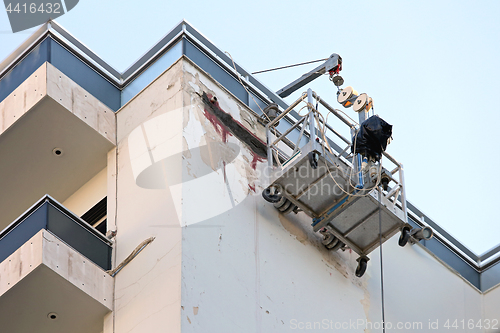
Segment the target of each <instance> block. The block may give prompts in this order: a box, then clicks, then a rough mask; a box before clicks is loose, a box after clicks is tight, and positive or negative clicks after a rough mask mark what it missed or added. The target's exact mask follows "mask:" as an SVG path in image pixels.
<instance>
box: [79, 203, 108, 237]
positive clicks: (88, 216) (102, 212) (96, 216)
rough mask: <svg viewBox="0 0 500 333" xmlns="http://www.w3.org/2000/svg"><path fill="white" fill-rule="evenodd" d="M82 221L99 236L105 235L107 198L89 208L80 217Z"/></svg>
mask: <svg viewBox="0 0 500 333" xmlns="http://www.w3.org/2000/svg"><path fill="white" fill-rule="evenodd" d="M82 220H84V221H85V222H87V223H88V224H90V225H91V226H93V227H94V228H96V229H97V230H98V231H99V232H100V233H101V234H103V235H106V231H107V197H104V198H103V199H102V200H101V201H99V202H98V203H97V204H95V205H94V207H92V208H90V209H89V210H88V211H87V212H86V213H85V214H83V215H82Z"/></svg>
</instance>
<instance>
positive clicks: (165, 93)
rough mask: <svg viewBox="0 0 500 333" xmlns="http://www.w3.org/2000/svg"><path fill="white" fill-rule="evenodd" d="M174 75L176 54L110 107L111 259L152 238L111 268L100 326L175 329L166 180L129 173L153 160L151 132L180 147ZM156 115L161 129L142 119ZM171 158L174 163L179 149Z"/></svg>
mask: <svg viewBox="0 0 500 333" xmlns="http://www.w3.org/2000/svg"><path fill="white" fill-rule="evenodd" d="M181 78H182V66H181V65H180V63H179V62H177V63H176V64H174V65H172V67H171V68H170V69H169V70H168V71H167V72H165V73H164V74H162V75H161V76H160V77H158V78H157V79H156V80H155V81H153V82H152V83H151V84H150V85H149V86H148V87H146V88H145V89H144V90H143V91H142V92H141V93H139V94H138V95H137V96H136V97H134V98H133V99H132V100H130V101H129V102H128V103H127V104H126V105H125V106H124V107H123V108H122V109H120V110H119V111H118V112H117V126H118V149H117V154H118V159H117V168H116V171H115V172H111V174H110V176H111V177H113V178H115V177H116V178H117V184H116V196H117V200H116V217H115V216H114V213H112V212H111V215H113V216H112V217H111V218H110V219H115V218H116V229H117V236H116V243H115V259H114V260H115V265H118V264H119V263H120V262H121V261H123V260H124V259H125V258H126V257H127V256H128V255H129V254H130V253H131V252H132V251H133V250H134V249H135V248H136V246H138V245H139V244H140V243H141V242H142V241H144V240H145V239H147V238H149V237H156V239H155V240H154V241H153V242H152V243H151V244H150V245H148V246H147V247H146V248H145V249H144V250H143V251H142V252H141V253H139V255H138V256H137V257H135V259H134V260H132V261H131V262H130V263H129V264H128V265H127V266H126V267H125V268H123V269H122V270H121V271H120V272H119V273H118V274H117V275H116V278H115V310H114V318H113V320H111V319H109V321H108V322H107V325H106V326H107V327H105V332H106V333H107V331H109V332H115V333H125V332H127V333H142V332H148V333H154V332H180V306H181V304H180V303H181V293H180V289H181V236H182V235H181V228H180V225H179V222H178V220H177V216H176V213H175V208H174V205H173V201H172V198H171V195H170V191H169V189H168V187H167V186H166V184H165V183H163V184H161V186H160V187H163V188H159V189H150V188H145V187H141V186H140V185H141V184H137V182H136V180H137V175H138V174H137V172H139V173H140V172H142V171H144V170H145V169H147V168H148V167H150V166H151V165H152V164H154V163H152V162H151V160H150V159H149V157H150V156H155V155H156V154H157V153H158V152H160V153H161V149H163V148H165V146H161V145H160V146H158V147H155V146H149V145H147V142H149V140H150V139H152V137H153V136H155V135H160V134H162V135H165V137H166V138H168V139H169V140H168V145H167V147H171V148H173V149H177V150H179V149H181V147H182V141H181V140H180V138H181V135H180V134H181V131H182V122H181V121H179V120H181V119H182V118H180V117H179V111H176V110H180V109H182V88H181V83H182V82H181ZM156 117H160V118H159V119H168V120H171V122H167V123H165V122H163V123H162V124H164V125H165V126H166V128H162V129H161V130H162V132H161V133H159V132H158V129H157V128H155V126H154V124H155V121H153V122H150V120H151V119H154V118H156ZM171 117H173V118H171ZM150 126H153V127H150ZM143 130H144V132H143ZM146 132H147V134H146V135H145V134H144V133H146ZM176 133H177V135H176ZM143 145H147V146H143ZM143 148H144V150H141V149H143ZM137 152H139V155H137V154H136V153H137ZM142 153H145V155H141V154H142ZM134 154H136V155H134ZM150 154H151V155H150ZM144 158H145V160H144ZM112 159H113V155H112V154H110V155H109V156H108V161H110V162H111V161H112ZM177 162H178V163H177V164H178V166H179V168H180V165H181V160H180V156H179V159H178V161H177ZM110 164H111V163H110ZM110 164H108V166H109V167H111V166H110ZM112 164H113V167H116V166H115V165H114V163H112ZM166 172H169V173H170V172H171V171H170V170H167V171H166ZM167 176H170V175H167ZM171 176H172V177H174V175H173V174H172V175H171ZM167 178H168V177H167ZM112 191H114V190H112ZM111 195H112V196H114V195H113V194H111ZM111 201H113V199H111ZM111 205H113V206H114V204H113V203H112V204H111ZM108 211H109V210H108ZM112 223H113V222H112ZM111 321H112V322H114V330H112V326H113V324H111V323H110V322H111Z"/></svg>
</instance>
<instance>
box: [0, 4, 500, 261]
mask: <svg viewBox="0 0 500 333" xmlns="http://www.w3.org/2000/svg"><path fill="white" fill-rule="evenodd" d="M499 15H500V1H437V0H434V1H427V0H426V1H381V0H380V1H313V0H310V1H245V2H243V1H215V0H213V1H189V0H183V1H152V0H142V1H126V0H120V1H115V0H113V1H111V0H107V1H101V0H99V1H98V0H80V2H79V4H78V5H77V6H76V7H75V8H74V9H73V10H71V11H70V12H69V13H68V14H66V15H64V16H62V17H60V18H59V19H57V22H58V23H59V24H61V25H62V26H63V27H64V28H66V29H67V30H68V31H69V32H70V33H72V34H73V35H74V36H75V37H76V38H78V39H79V40H80V41H82V42H83V43H84V44H86V45H87V46H88V47H89V48H90V49H92V50H93V51H94V52H96V53H97V54H98V55H99V56H101V57H102V58H103V59H104V60H105V61H107V62H108V63H109V64H111V65H112V66H113V67H115V68H116V69H118V70H120V71H123V70H125V69H126V68H127V67H128V66H129V65H131V64H132V63H133V62H134V61H135V60H136V59H138V58H139V57H140V56H141V55H142V54H143V53H145V52H146V51H147V50H148V49H149V48H150V47H152V46H153V45H154V44H155V43H156V42H157V41H158V40H159V39H160V38H161V37H162V36H163V35H165V34H166V33H167V32H168V31H169V30H170V29H172V28H173V27H174V26H175V25H176V24H177V23H178V22H179V21H180V20H182V19H183V18H185V19H186V20H188V21H189V22H190V23H191V24H192V25H193V26H194V27H195V28H197V29H198V30H199V31H200V32H201V33H202V34H204V35H205V36H206V37H208V39H210V40H211V41H212V42H213V43H214V44H215V45H217V46H218V47H219V48H220V49H221V50H223V51H228V52H230V53H231V54H232V56H233V58H234V59H235V61H237V62H238V63H239V64H240V65H241V66H243V67H244V68H245V69H247V70H248V71H251V72H253V71H257V70H262V69H267V68H272V67H277V66H283V65H288V64H293V63H298V62H303V61H309V60H315V59H319V58H326V57H328V56H329V55H330V54H331V53H338V54H340V55H341V56H342V58H343V61H344V64H343V68H344V69H343V71H342V73H341V74H342V76H343V77H344V79H345V82H346V83H345V85H344V86H347V85H352V86H353V87H354V88H356V89H357V90H358V91H359V92H366V93H368V95H369V96H371V97H372V98H373V99H374V105H375V111H376V113H378V114H379V115H380V116H381V117H382V118H384V119H385V120H386V121H387V122H389V123H391V124H393V126H394V128H393V138H394V141H393V142H392V143H391V144H390V145H389V147H388V152H389V153H390V154H391V155H392V156H394V157H395V158H396V159H398V160H399V161H400V162H402V163H403V164H404V166H405V177H406V186H407V196H408V198H409V200H410V201H411V202H412V203H413V204H415V205H416V206H417V207H419V208H420V209H421V210H422V211H424V212H425V213H426V214H428V215H429V216H430V217H431V218H432V219H433V220H434V221H435V222H437V223H439V224H440V225H441V226H442V227H444V228H445V229H446V230H448V231H449V232H450V233H451V234H452V235H454V236H455V237H457V238H458V239H459V240H460V241H462V242H463V243H464V244H465V245H466V246H468V247H469V248H470V249H471V250H473V251H474V252H476V253H478V254H479V253H482V252H484V251H486V250H488V249H490V248H491V247H493V246H495V245H497V244H498V243H499V242H500V237H499V236H498V235H500V223H499V222H500V218H499V216H498V214H497V212H496V210H495V207H497V205H499V206H500V194H499V192H500V191H498V189H497V187H498V183H499V182H498V178H497V176H496V174H497V173H498V166H499V165H500V157H499V156H500V148H499V147H498V144H499V140H498V134H497V133H498V132H499V129H498V128H497V127H496V126H500V110H499V106H498V102H497V101H498V100H499V94H500V83H499V78H500V66H499V65H498V63H497V62H498V61H499V59H500V19H499ZM33 31H34V29H30V30H27V31H24V32H20V33H17V34H12V33H11V32H10V25H9V22H8V19H7V15H6V13H5V11H2V10H0V59H4V58H5V57H6V56H8V55H9V54H10V53H11V52H12V51H13V50H15V49H16V48H17V47H18V46H19V45H20V44H21V43H22V42H23V41H24V40H25V39H26V38H27V37H28V36H29V34H31V33H32V32H33ZM315 66H316V64H313V65H309V66H303V67H299V68H295V69H286V70H280V71H276V72H271V73H267V74H258V75H256V77H257V78H259V79H260V80H261V81H262V82H263V83H264V84H265V85H267V86H268V87H270V88H271V89H273V90H275V91H276V90H278V89H280V88H281V87H283V86H284V85H286V84H287V83H289V82H291V81H292V80H294V79H296V78H297V77H299V76H300V75H302V74H303V73H304V72H307V71H309V70H310V69H312V68H314V67H315ZM309 86H310V87H311V88H312V89H313V90H315V91H316V92H317V93H318V94H319V95H321V97H322V98H323V99H325V100H326V101H327V102H329V103H330V104H331V105H334V106H335V107H338V108H340V107H341V106H340V105H339V104H337V103H336V95H335V91H336V89H335V88H334V86H333V84H332V83H331V82H330V81H329V80H328V78H327V76H324V77H321V78H318V79H317V80H316V81H314V82H312V83H311V84H310V85H309ZM301 91H302V90H301ZM298 93H300V92H298ZM296 98H297V94H295V95H292V96H290V97H288V98H287V99H286V100H287V101H288V102H292V101H294V100H295V99H296ZM346 111H347V112H349V113H351V115H352V116H353V117H356V115H355V114H354V113H353V111H352V110H351V109H348V110H346Z"/></svg>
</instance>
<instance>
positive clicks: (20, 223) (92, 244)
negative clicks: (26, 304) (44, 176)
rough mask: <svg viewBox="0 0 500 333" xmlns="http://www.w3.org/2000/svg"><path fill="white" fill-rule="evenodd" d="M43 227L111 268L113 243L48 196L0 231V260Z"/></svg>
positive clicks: (99, 263) (89, 257)
mask: <svg viewBox="0 0 500 333" xmlns="http://www.w3.org/2000/svg"><path fill="white" fill-rule="evenodd" d="M41 229H46V230H48V231H49V232H51V233H52V234H54V235H55V236H56V237H58V238H59V239H61V240H62V241H63V242H65V243H66V244H67V245H69V246H70V247H72V248H73V249H74V250H76V251H78V252H79V253H81V254H82V255H83V256H85V257H87V258H88V259H89V260H90V261H92V262H94V263H95V264H96V265H98V266H100V267H101V268H102V269H104V270H109V269H111V252H112V243H111V242H110V241H109V240H108V239H107V238H106V237H104V236H103V235H102V234H101V233H99V231H97V230H96V229H95V228H93V227H92V226H91V225H89V224H88V223H87V222H85V221H83V220H82V219H80V218H79V217H78V216H76V215H75V214H73V213H72V212H70V211H69V210H68V209H66V208H65V207H64V206H63V205H61V204H60V203H58V202H57V201H56V200H55V199H53V198H51V197H50V196H49V195H45V196H44V197H43V198H41V199H40V200H39V201H38V202H37V203H36V204H34V205H33V206H32V207H31V208H30V209H28V210H27V211H26V212H25V213H24V214H23V215H21V216H20V217H18V218H17V219H16V220H15V221H14V222H12V223H11V224H10V225H9V226H8V227H7V228H5V229H4V230H3V231H2V232H0V262H2V261H4V260H5V259H6V258H7V257H8V256H10V255H11V254H12V253H14V252H15V251H16V250H17V249H18V248H20V247H21V246H22V245H23V244H24V243H26V242H27V241H28V240H29V239H30V238H31V237H33V236H34V235H35V234H36V233H38V232H39V231H40V230H41Z"/></svg>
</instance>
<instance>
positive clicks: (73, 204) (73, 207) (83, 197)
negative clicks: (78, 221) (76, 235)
mask: <svg viewBox="0 0 500 333" xmlns="http://www.w3.org/2000/svg"><path fill="white" fill-rule="evenodd" d="M105 196H107V168H104V169H102V170H101V171H99V173H98V174H97V175H95V176H94V177H93V178H92V179H91V180H89V181H88V182H87V183H86V184H85V185H83V186H82V187H80V188H79V189H78V190H77V191H76V192H75V193H73V194H72V195H71V196H70V197H69V198H68V199H66V201H64V202H63V203H62V204H63V205H64V206H65V207H66V208H68V209H69V210H70V211H72V212H73V213H75V214H76V215H78V216H82V215H83V214H85V213H86V212H87V211H88V210H89V209H90V208H92V207H94V206H95V204H96V203H98V202H99V201H101V200H102V198H104V197H105Z"/></svg>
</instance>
